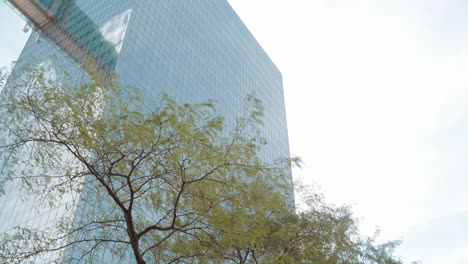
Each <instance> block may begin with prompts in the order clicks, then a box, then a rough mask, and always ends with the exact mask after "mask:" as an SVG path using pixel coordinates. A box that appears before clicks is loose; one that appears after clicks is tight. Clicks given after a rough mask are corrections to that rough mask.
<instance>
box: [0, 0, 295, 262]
mask: <svg viewBox="0 0 468 264" xmlns="http://www.w3.org/2000/svg"><path fill="white" fill-rule="evenodd" d="M8 2H10V4H12V5H13V6H14V7H15V8H18V5H17V4H15V2H21V1H8ZM22 2H24V1H22ZM30 2H33V3H35V4H36V7H40V9H41V10H42V11H45V14H48V15H52V17H54V19H53V21H54V22H53V23H45V24H43V25H42V28H41V29H38V31H37V32H35V33H33V34H32V35H31V38H30V39H29V41H28V43H27V44H26V46H25V48H24V50H23V52H22V54H21V56H20V58H19V64H21V63H28V64H30V63H32V62H33V63H37V64H39V65H42V66H45V67H47V68H48V69H50V72H51V75H54V74H56V72H55V71H54V64H55V63H56V62H57V61H59V62H60V64H61V65H67V67H69V71H71V72H73V73H74V74H75V75H76V76H77V78H86V74H85V73H84V72H83V69H85V68H86V67H87V63H86V61H87V60H89V59H91V60H93V62H95V63H96V64H97V67H98V70H101V71H102V73H103V74H107V73H108V72H110V71H113V70H115V72H116V73H117V74H118V76H119V78H120V80H121V81H122V82H123V83H125V84H131V85H133V86H135V87H138V88H139V89H141V90H142V91H143V94H144V95H145V98H146V99H145V100H147V102H146V103H148V104H154V103H156V102H158V101H159V100H158V99H159V97H160V95H161V94H163V93H166V94H168V95H169V96H171V97H172V98H175V99H176V100H177V101H179V102H189V103H196V102H202V101H206V100H208V99H213V100H214V101H215V102H216V106H217V109H218V112H219V114H220V115H222V116H224V117H225V122H226V129H227V130H228V131H229V130H231V129H232V128H233V126H234V121H235V119H236V118H237V117H238V115H239V114H240V113H241V112H242V109H243V105H244V101H245V99H246V97H247V95H249V94H251V95H254V96H255V97H257V98H259V99H260V100H261V101H262V103H263V104H264V107H265V112H264V119H263V121H264V125H263V133H264V137H265V139H266V140H267V143H268V144H267V145H266V146H265V147H264V148H263V149H262V153H261V155H262V158H264V159H265V160H274V159H277V158H284V157H288V156H289V146H288V134H287V126H286V115H285V106H284V96H283V87H282V77H281V73H280V72H279V70H278V69H277V68H276V67H275V65H274V64H273V62H272V61H271V60H270V58H269V57H268V55H267V54H266V53H265V52H264V50H263V49H262V48H261V47H260V45H259V44H258V43H257V41H256V40H255V38H254V37H253V36H252V34H251V33H250V32H249V31H248V29H247V28H246V27H245V25H244V24H243V23H242V21H241V20H240V18H239V17H238V16H237V14H236V13H235V12H234V10H233V9H232V8H231V6H230V5H229V4H228V2H227V1H226V0H200V1H186V0H171V1H163V0H140V1H131V0H99V1H90V0H76V1H65V0H60V1H59V0H55V1H53V0H34V1H30ZM42 11H40V12H42ZM23 15H24V16H25V17H27V18H28V19H29V21H31V19H32V18H31V16H32V15H31V14H30V15H27V14H26V15H25V14H23ZM38 17H39V16H38ZM38 21H39V20H38ZM41 21H42V20H41ZM51 21H52V20H51ZM36 27H38V26H37V24H36ZM41 35H42V38H44V39H45V40H46V41H38V40H40V39H41ZM51 58H53V59H51ZM80 76H81V77H80ZM56 78H57V79H58V80H60V76H56ZM291 186H292V183H291ZM14 189H15V187H14V184H13V183H12V184H10V186H9V187H8V188H6V194H5V195H3V196H1V197H0V231H5V230H9V229H11V228H13V227H14V226H15V225H31V224H32V223H33V222H34V223H35V224H37V225H39V226H42V225H47V223H51V222H53V221H54V219H55V218H56V217H58V216H60V215H63V214H66V213H69V214H73V212H74V210H76V208H71V207H70V205H69V204H70V203H68V202H67V201H64V205H63V208H54V209H52V210H49V211H41V212H40V213H34V212H31V211H33V210H30V208H32V207H34V205H33V203H32V202H31V203H28V202H24V201H22V200H21V198H19V196H18V195H17V194H16V193H15V191H12V190H14ZM78 210H79V209H78ZM103 261H104V260H103ZM106 261H110V260H106ZM106 261H104V262H106ZM121 261H123V262H122V263H127V262H126V261H125V260H121ZM39 262H40V261H39ZM112 263H117V262H112Z"/></svg>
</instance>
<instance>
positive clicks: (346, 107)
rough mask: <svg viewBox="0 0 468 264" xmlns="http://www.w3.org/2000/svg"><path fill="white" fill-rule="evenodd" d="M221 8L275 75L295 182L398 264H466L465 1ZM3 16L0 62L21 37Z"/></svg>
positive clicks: (250, 2)
mask: <svg viewBox="0 0 468 264" xmlns="http://www.w3.org/2000/svg"><path fill="white" fill-rule="evenodd" d="M229 2H230V3H231V5H232V6H233V7H234V9H235V10H236V11H237V12H238V14H239V16H240V17H241V18H242V19H243V20H244V22H245V23H246V24H247V26H248V27H249V29H250V30H251V32H252V33H253V34H254V35H255V37H256V38H257V39H258V41H259V42H260V44H261V45H262V46H263V47H264V48H265V50H266V51H267V53H268V54H269V55H270V57H271V58H272V59H273V61H274V62H275V63H276V65H277V66H278V68H279V69H280V70H281V71H282V73H283V77H284V87H285V95H286V107H287V114H288V125H289V135H290V143H291V152H292V153H293V154H296V155H299V156H302V158H303V160H304V161H305V163H306V167H305V168H304V169H303V170H300V171H296V172H295V176H300V177H302V178H304V179H305V180H306V181H307V182H313V183H317V184H319V185H320V186H321V187H322V191H323V192H324V193H325V195H326V196H327V197H328V199H329V201H331V202H334V203H337V204H342V203H347V204H352V205H353V208H354V211H355V212H356V214H357V216H359V217H361V218H362V222H363V230H364V232H369V233H370V232H371V231H372V230H373V228H375V227H376V226H380V227H381V229H382V236H381V238H382V239H385V240H388V239H403V242H404V243H403V245H402V246H401V248H400V250H399V254H401V255H402V256H403V257H404V259H405V260H406V261H408V262H409V261H410V260H421V261H422V262H423V263H424V264H432V263H433V264H439V263H454V264H466V263H468V238H467V236H466V235H467V234H468V203H467V202H468V192H467V191H466V189H467V187H468V177H467V173H468V162H467V158H468V116H467V114H468V111H467V110H468V109H466V107H465V105H468V104H467V103H468V89H466V87H467V85H468V78H467V77H466V74H467V70H468V27H467V26H466V25H468V16H467V15H466V14H468V2H467V1H463V0H287V1H286V0H229ZM0 17H1V18H0V19H1V21H2V23H1V24H0V32H1V41H0V65H6V64H8V63H9V62H10V61H12V60H14V59H16V58H17V56H18V54H19V52H20V51H21V49H22V47H23V45H24V42H25V40H26V37H27V36H26V34H24V33H22V32H21V28H22V26H23V25H24V22H22V21H21V19H19V17H18V16H17V15H16V14H14V13H13V12H12V11H11V10H9V8H7V7H6V6H5V5H4V4H3V3H2V4H0Z"/></svg>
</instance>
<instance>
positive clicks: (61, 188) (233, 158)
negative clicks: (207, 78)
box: [0, 69, 287, 263]
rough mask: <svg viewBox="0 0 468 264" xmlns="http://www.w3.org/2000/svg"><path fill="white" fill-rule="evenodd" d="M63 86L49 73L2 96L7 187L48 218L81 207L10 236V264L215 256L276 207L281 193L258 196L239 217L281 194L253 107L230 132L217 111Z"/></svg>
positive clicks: (38, 73)
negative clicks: (54, 211) (244, 225)
mask: <svg viewBox="0 0 468 264" xmlns="http://www.w3.org/2000/svg"><path fill="white" fill-rule="evenodd" d="M66 77H70V76H68V74H67V73H66V72H65V73H63V78H61V79H62V82H57V81H54V80H51V79H50V78H48V77H47V71H46V70H45V69H26V70H23V71H22V73H21V76H13V77H10V80H9V83H8V85H6V86H5V88H4V91H3V92H2V94H1V99H0V100H1V104H2V105H1V109H2V110H3V114H4V117H5V118H3V119H2V121H1V128H2V130H3V131H2V132H3V137H2V141H1V146H0V151H1V155H2V157H3V165H4V166H3V169H2V172H3V173H4V174H5V176H6V178H7V179H9V180H20V183H21V186H22V190H24V195H25V196H30V197H31V196H32V197H34V199H36V200H39V201H41V204H42V205H43V206H45V207H48V208H53V207H56V206H57V205H58V204H59V203H60V202H63V200H64V199H65V200H73V201H75V203H73V205H72V206H76V207H77V208H76V213H75V214H72V215H69V216H68V217H63V219H60V221H57V224H56V225H55V226H54V227H52V228H49V229H48V230H41V228H40V227H36V228H27V227H23V228H20V229H18V230H17V232H15V233H14V234H12V233H6V234H3V237H2V242H1V245H0V254H1V256H0V257H1V258H3V260H4V261H7V262H17V261H18V262H19V261H22V260H23V259H26V260H27V259H34V258H35V257H37V256H40V255H41V254H43V253H46V252H54V251H60V250H62V249H66V251H65V253H64V254H65V255H63V254H62V255H60V254H59V255H56V257H57V258H62V257H64V258H65V259H66V262H72V261H88V262H96V261H97V260H96V259H97V258H100V257H101V256H102V255H103V254H110V255H119V254H122V252H125V251H126V250H129V249H130V251H131V252H132V254H133V256H134V260H135V261H136V262H137V263H146V262H149V263H156V262H163V263H167V262H170V261H183V260H184V259H193V258H195V257H199V258H203V257H204V256H211V257H214V255H213V254H208V253H206V250H207V245H210V244H211V241H214V240H219V241H225V240H238V239H240V238H241V237H242V236H243V235H244V233H243V232H241V231H240V230H229V231H227V229H228V226H229V225H226V223H228V222H229V221H244V222H246V219H247V217H249V218H251V217H254V216H255V215H257V214H259V213H261V214H264V215H266V214H267V213H266V211H269V212H270V213H271V212H272V210H273V209H274V207H276V205H274V204H276V201H280V200H281V198H280V194H279V192H277V191H274V192H272V193H271V195H268V196H264V197H263V198H264V199H268V200H270V201H275V202H274V203H273V202H270V203H267V205H272V206H264V208H261V212H259V211H258V209H259V208H260V207H258V208H253V207H250V208H244V206H245V202H246V200H247V199H251V200H252V199H253V196H252V195H253V192H257V191H260V190H264V193H268V192H269V191H271V190H273V189H275V188H282V187H281V184H282V181H283V180H284V177H287V176H286V175H285V172H284V165H285V163H284V162H279V163H277V164H274V166H272V165H268V166H267V165H265V163H263V162H261V161H260V159H259V158H258V157H257V151H258V149H259V147H260V146H261V144H263V141H262V140H261V137H260V134H259V129H258V126H259V124H260V117H261V115H262V107H261V104H260V102H259V101H258V100H257V99H255V98H253V97H250V98H249V99H248V100H247V103H246V109H245V111H244V116H242V117H240V118H239V119H238V120H237V123H236V126H235V129H234V131H231V132H230V133H229V132H226V131H224V126H223V118H222V117H220V116H216V115H215V110H214V106H213V104H212V102H205V103H201V104H178V103H177V102H175V101H174V100H172V99H171V98H169V97H167V96H163V97H162V99H161V102H160V104H159V105H158V106H157V107H154V108H150V107H147V106H146V105H145V104H144V98H143V97H142V95H141V94H140V93H139V91H138V90H137V89H135V88H132V87H125V88H124V89H122V88H121V87H120V86H119V85H118V84H117V83H116V82H114V81H113V80H106V82H105V83H104V82H101V81H99V80H98V79H97V78H93V77H91V78H90V79H88V80H86V81H84V82H82V83H80V84H78V85H69V83H73V82H74V80H69V81H64V78H65V79H66ZM70 78H72V77H70ZM25 157H26V158H25ZM12 168H14V169H12ZM267 177H268V181H267V180H265V179H266V178H267ZM272 179H276V180H275V181H273V180H272ZM283 185H284V184H283ZM254 189H255V190H254ZM80 196H81V198H80V199H79V197H80ZM77 201H79V204H77V203H76V202H77ZM273 205H274V206H273ZM240 208H243V210H240ZM234 209H235V210H234ZM42 210H44V209H43V208H42ZM234 211H235V212H236V214H235V215H233V214H232V213H233V212H234ZM220 223H221V224H220ZM218 224H219V225H218ZM221 227H223V228H225V229H224V230H223V229H222V228H221ZM31 238H33V241H32V243H31V241H29V240H31ZM222 243H224V242H222ZM222 243H221V244H222ZM229 243H231V242H229ZM230 245H232V243H231V244H230ZM49 257H50V256H49ZM223 257H225V256H223Z"/></svg>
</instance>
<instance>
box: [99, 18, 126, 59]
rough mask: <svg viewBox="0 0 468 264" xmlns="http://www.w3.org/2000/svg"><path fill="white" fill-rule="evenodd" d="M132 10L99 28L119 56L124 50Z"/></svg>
mask: <svg viewBox="0 0 468 264" xmlns="http://www.w3.org/2000/svg"><path fill="white" fill-rule="evenodd" d="M130 14H131V10H130V9H129V10H127V11H124V12H122V13H121V14H118V15H116V16H114V17H113V18H112V19H110V20H109V21H107V22H106V23H105V24H104V25H102V26H101V27H100V28H99V31H100V32H101V34H102V36H103V38H104V39H105V40H106V41H107V42H109V43H111V44H112V45H113V46H114V49H115V51H116V52H117V54H120V50H121V49H122V44H123V40H124V37H125V31H126V30H127V25H128V21H129V20H130Z"/></svg>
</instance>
